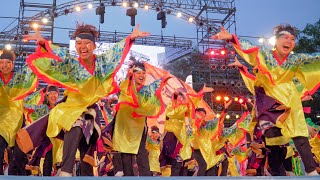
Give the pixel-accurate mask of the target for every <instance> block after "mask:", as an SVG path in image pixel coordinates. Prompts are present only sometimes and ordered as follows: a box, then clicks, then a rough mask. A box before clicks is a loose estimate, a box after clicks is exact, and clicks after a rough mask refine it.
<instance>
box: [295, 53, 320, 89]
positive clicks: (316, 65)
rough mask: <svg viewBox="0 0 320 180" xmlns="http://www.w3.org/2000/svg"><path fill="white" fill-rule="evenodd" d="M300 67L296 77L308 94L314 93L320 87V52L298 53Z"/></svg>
mask: <svg viewBox="0 0 320 180" xmlns="http://www.w3.org/2000/svg"><path fill="white" fill-rule="evenodd" d="M296 56H297V58H298V59H299V61H298V64H297V65H298V68H297V72H296V77H297V78H298V80H299V82H300V83H301V84H302V85H303V87H304V88H306V90H307V93H308V94H313V93H314V92H316V90H317V89H318V88H319V87H320V79H319V77H320V53H312V54H297V55H296Z"/></svg>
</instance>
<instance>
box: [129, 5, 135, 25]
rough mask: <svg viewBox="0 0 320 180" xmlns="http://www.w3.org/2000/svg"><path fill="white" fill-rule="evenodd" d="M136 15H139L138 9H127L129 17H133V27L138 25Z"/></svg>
mask: <svg viewBox="0 0 320 180" xmlns="http://www.w3.org/2000/svg"><path fill="white" fill-rule="evenodd" d="M136 15H137V9H136V8H130V9H127V16H130V17H131V26H135V25H136V22H135V17H136Z"/></svg>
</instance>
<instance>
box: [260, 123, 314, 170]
mask: <svg viewBox="0 0 320 180" xmlns="http://www.w3.org/2000/svg"><path fill="white" fill-rule="evenodd" d="M280 135H282V134H281V129H280V128H277V127H272V128H270V129H268V130H267V131H266V132H265V133H264V136H265V137H277V136H280ZM292 140H293V143H294V146H295V147H296V149H297V151H298V153H299V155H300V157H301V160H302V162H303V165H304V167H305V171H306V172H307V173H310V172H312V171H314V170H316V167H317V164H316V162H315V160H314V159H313V154H312V152H311V146H310V144H309V140H308V138H307V137H302V136H298V137H294V138H292ZM273 155H274V153H270V156H273ZM275 156H278V155H275ZM284 157H285V156H284ZM275 161H276V162H277V161H278V162H283V160H280V159H278V160H275ZM269 163H270V162H269ZM269 165H270V164H269ZM276 168H277V167H275V168H272V169H276Z"/></svg>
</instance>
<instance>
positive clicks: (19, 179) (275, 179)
mask: <svg viewBox="0 0 320 180" xmlns="http://www.w3.org/2000/svg"><path fill="white" fill-rule="evenodd" d="M34 179H39V180H40V179H49V180H63V179H73V180H77V179H79V180H94V179H128V180H134V179H137V180H138V179H139V180H144V179H145V180H146V179H155V180H157V179H170V180H171V179H172V180H182V179H188V180H192V179H213V180H215V179H216V180H254V179H257V180H320V176H259V177H258V176H239V177H230V176H227V177H218V176H203V177H199V176H185V177H181V176H179V177H114V176H104V177H84V176H82V177H81V176H74V177H56V176H51V177H42V176H0V180H34Z"/></svg>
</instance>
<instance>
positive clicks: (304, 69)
mask: <svg viewBox="0 0 320 180" xmlns="http://www.w3.org/2000/svg"><path fill="white" fill-rule="evenodd" d="M233 45H234V47H235V49H236V51H237V52H238V53H239V55H240V56H241V57H242V58H244V60H245V61H247V62H248V63H249V64H251V65H252V66H257V67H258V68H259V71H258V72H257V73H256V74H255V76H256V80H255V82H254V86H257V87H263V88H264V90H265V92H266V94H267V95H268V96H270V97H272V98H274V99H276V100H278V101H279V102H281V103H282V104H283V105H284V106H285V107H286V110H287V112H286V113H287V114H286V115H288V117H287V118H285V121H284V122H283V123H281V122H280V121H277V123H276V127H279V128H281V132H282V134H283V136H285V137H287V138H292V137H297V136H304V137H308V128H307V124H306V122H305V118H304V113H303V109H302V104H301V100H300V93H299V92H298V91H297V89H296V86H295V85H294V83H293V81H292V79H293V78H294V77H297V78H298V79H299V81H301V83H302V84H303V85H304V86H306V87H308V89H309V90H310V89H312V88H313V87H315V86H316V84H317V83H319V78H318V77H319V71H316V70H317V68H319V62H316V60H315V59H312V58H313V57H308V56H306V57H301V56H300V55H297V56H296V57H292V58H291V59H290V60H289V59H288V60H287V61H288V62H285V63H287V64H286V65H287V66H279V65H275V63H277V62H276V60H275V59H274V58H273V56H272V53H271V51H265V49H262V50H260V51H259V49H258V48H257V49H256V50H254V51H251V52H250V53H249V54H246V53H245V51H244V50H243V49H242V48H243V47H248V46H247V44H246V43H241V46H242V48H241V47H240V46H239V45H236V44H233ZM262 51H263V53H262ZM265 53H267V54H268V56H267V58H269V59H268V63H266V62H267V60H266V58H265ZM255 55H258V58H256V56H255ZM307 58H310V59H312V60H313V61H315V62H313V63H310V65H308V63H306V64H303V62H302V61H304V60H305V59H307ZM291 61H292V62H291ZM300 61H301V62H300ZM258 62H259V63H258ZM311 66H314V68H313V70H311V72H310V69H312V68H311ZM288 68H289V69H288ZM246 85H247V84H246ZM248 88H249V90H250V91H251V89H252V82H250V86H248ZM278 143H280V144H278ZM283 143H284V141H280V140H279V139H274V138H273V139H269V140H268V141H267V145H281V144H283Z"/></svg>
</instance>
